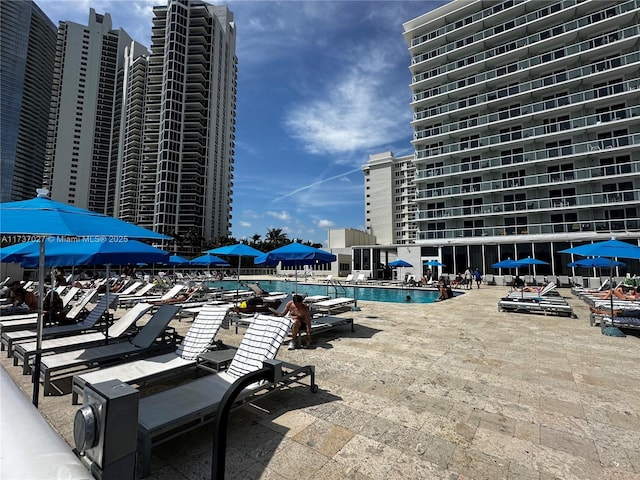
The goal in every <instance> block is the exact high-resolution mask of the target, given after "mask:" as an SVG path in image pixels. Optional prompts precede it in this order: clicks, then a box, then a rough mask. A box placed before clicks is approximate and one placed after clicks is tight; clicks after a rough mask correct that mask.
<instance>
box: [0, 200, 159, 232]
mask: <svg viewBox="0 0 640 480" xmlns="http://www.w3.org/2000/svg"><path fill="white" fill-rule="evenodd" d="M46 194H47V192H46V191H39V192H38V196H37V197H36V198H33V199H31V200H22V201H18V202H7V203H1V204H0V233H2V234H4V235H43V236H51V235H56V236H67V237H90V236H107V237H126V238H148V239H157V240H169V239H171V237H167V236H166V235H161V234H159V233H156V232H153V231H151V230H147V229H146V228H142V227H139V226H137V225H134V224H132V223H127V222H124V221H122V220H119V219H117V218H114V217H110V216H108V215H104V214H101V213H96V212H91V211H89V210H84V209H82V208H78V207H73V206H71V205H67V204H65V203H60V202H56V201H54V200H51V199H50V198H49V197H47V196H46Z"/></svg>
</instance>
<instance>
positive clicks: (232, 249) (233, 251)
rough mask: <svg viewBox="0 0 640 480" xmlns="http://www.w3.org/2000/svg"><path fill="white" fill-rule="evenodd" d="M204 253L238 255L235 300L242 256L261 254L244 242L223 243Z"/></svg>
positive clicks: (257, 255)
mask: <svg viewBox="0 0 640 480" xmlns="http://www.w3.org/2000/svg"><path fill="white" fill-rule="evenodd" d="M205 253H211V254H213V255H223V256H227V257H238V288H236V300H237V299H238V292H239V290H240V266H241V265H242V257H254V258H255V257H259V256H260V255H262V252H261V251H260V250H256V249H255V248H253V247H250V246H249V245H247V244H246V243H236V244H234V245H225V246H224V247H218V248H214V249H212V250H207V251H206V252H205Z"/></svg>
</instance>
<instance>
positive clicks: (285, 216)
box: [266, 210, 291, 222]
mask: <svg viewBox="0 0 640 480" xmlns="http://www.w3.org/2000/svg"><path fill="white" fill-rule="evenodd" d="M266 214H267V215H269V216H270V217H273V218H277V219H278V220H281V221H283V222H288V221H290V220H291V215H289V213H288V212H285V211H284V210H282V211H281V212H273V211H268V212H266Z"/></svg>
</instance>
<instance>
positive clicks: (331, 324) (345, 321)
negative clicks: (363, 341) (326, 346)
mask: <svg viewBox="0 0 640 480" xmlns="http://www.w3.org/2000/svg"><path fill="white" fill-rule="evenodd" d="M342 325H349V326H350V328H351V331H352V332H353V318H347V317H336V316H331V315H324V316H322V317H316V318H312V319H311V335H312V336H315V335H317V334H319V333H322V332H326V331H327V330H331V329H333V328H336V327H339V326H342ZM306 334H307V332H306V330H304V329H302V328H301V329H300V332H299V333H298V338H302V337H304V336H305V335H306ZM289 335H291V332H289Z"/></svg>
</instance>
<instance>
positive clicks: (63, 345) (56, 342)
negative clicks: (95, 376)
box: [12, 303, 179, 375]
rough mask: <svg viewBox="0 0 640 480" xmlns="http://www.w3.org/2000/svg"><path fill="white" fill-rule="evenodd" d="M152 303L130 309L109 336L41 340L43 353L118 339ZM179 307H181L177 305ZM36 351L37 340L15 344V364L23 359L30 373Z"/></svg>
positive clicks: (114, 325) (101, 333) (113, 326)
mask: <svg viewBox="0 0 640 480" xmlns="http://www.w3.org/2000/svg"><path fill="white" fill-rule="evenodd" d="M150 308H151V305H149V304H148V303H139V304H137V305H135V306H134V307H133V308H131V309H130V310H128V311H127V312H126V313H125V314H124V315H123V316H122V317H120V318H119V319H118V320H116V321H115V322H113V325H111V326H110V327H109V331H108V332H107V333H108V334H109V337H108V338H107V337H106V336H105V332H93V333H84V334H81V335H72V336H69V337H60V338H50V339H48V340H43V341H42V342H41V344H40V345H41V352H42V353H60V352H67V351H69V350H78V349H80V348H86V347H90V346H95V345H99V344H100V343H102V342H105V341H109V340H114V341H115V340H117V339H119V338H120V337H122V336H123V335H124V334H125V332H127V331H128V330H129V329H130V328H131V327H132V326H134V325H135V323H136V322H137V321H138V320H139V319H140V318H141V317H142V316H143V315H144V314H145V313H147V312H148V311H149V309H150ZM176 308H179V307H176ZM35 353H36V342H24V343H18V344H16V345H14V349H13V352H12V357H13V364H14V365H18V362H19V361H22V371H23V373H24V374H25V375H26V374H28V373H29V370H30V368H29V361H30V359H31V357H32V356H33V355H35Z"/></svg>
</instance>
